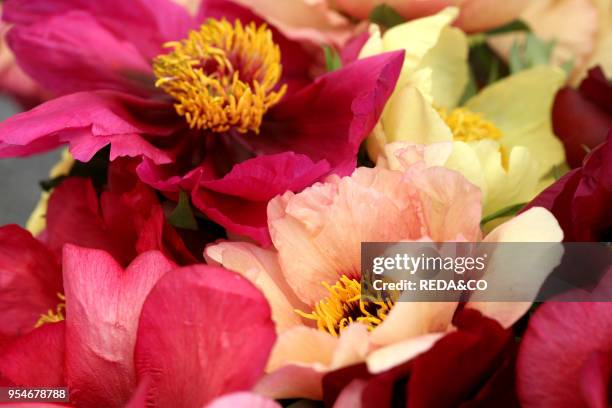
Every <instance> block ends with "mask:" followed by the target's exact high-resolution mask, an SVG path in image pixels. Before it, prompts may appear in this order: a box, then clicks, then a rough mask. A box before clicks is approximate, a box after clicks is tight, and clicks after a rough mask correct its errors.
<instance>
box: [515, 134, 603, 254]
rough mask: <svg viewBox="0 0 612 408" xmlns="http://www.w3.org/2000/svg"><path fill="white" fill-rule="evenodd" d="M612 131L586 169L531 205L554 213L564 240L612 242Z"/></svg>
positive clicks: (562, 180) (589, 158)
mask: <svg viewBox="0 0 612 408" xmlns="http://www.w3.org/2000/svg"><path fill="white" fill-rule="evenodd" d="M610 203H612V132H610V133H608V137H607V140H606V141H605V142H604V143H602V144H601V145H599V146H598V147H596V148H595V149H593V150H592V151H591V152H590V153H589V155H588V156H587V157H586V158H585V159H584V163H583V165H582V167H579V168H577V169H574V170H572V171H570V172H569V173H567V174H566V175H564V176H563V177H561V178H560V179H559V180H557V181H556V182H555V183H554V184H553V185H551V186H550V187H548V188H547V189H546V190H544V191H543V192H542V193H540V195H538V196H537V197H536V198H534V199H533V201H531V203H529V204H528V205H527V206H526V207H525V209H524V211H526V210H527V209H529V208H531V207H544V208H547V209H548V210H550V212H552V213H553V215H554V216H555V218H556V219H557V221H559V225H560V226H561V228H562V229H563V233H564V241H566V242H572V241H610V240H611V239H612V212H611V211H610Z"/></svg>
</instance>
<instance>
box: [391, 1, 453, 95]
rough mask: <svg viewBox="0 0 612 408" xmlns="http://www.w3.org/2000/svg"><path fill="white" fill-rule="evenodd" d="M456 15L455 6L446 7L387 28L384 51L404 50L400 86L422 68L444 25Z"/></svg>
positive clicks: (447, 24) (450, 21) (446, 25)
mask: <svg viewBox="0 0 612 408" xmlns="http://www.w3.org/2000/svg"><path fill="white" fill-rule="evenodd" d="M457 15H458V9H457V8H452V7H449V8H446V9H444V10H442V11H441V12H439V13H438V14H435V15H433V16H429V17H425V18H419V19H416V20H413V21H410V22H407V23H404V24H400V25H397V26H395V27H393V28H391V29H389V30H388V31H387V32H386V33H385V35H384V36H383V47H384V49H385V51H392V50H405V52H406V55H405V59H404V66H403V67H402V73H401V75H400V79H399V84H400V86H401V85H403V84H404V83H405V81H406V80H407V79H408V77H409V76H410V75H411V74H413V73H414V72H415V71H417V70H418V69H419V68H422V67H423V65H422V64H421V62H422V61H423V58H424V57H425V55H426V54H427V53H428V52H429V51H430V50H431V49H432V48H434V47H435V46H436V45H437V44H438V42H439V40H440V36H441V34H442V31H443V29H444V28H445V27H448V26H449V25H450V23H452V22H453V21H454V20H455V19H456V18H457Z"/></svg>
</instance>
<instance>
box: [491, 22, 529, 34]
mask: <svg viewBox="0 0 612 408" xmlns="http://www.w3.org/2000/svg"><path fill="white" fill-rule="evenodd" d="M516 31H528V32H531V28H530V27H529V25H527V23H525V22H524V21H523V20H514V21H511V22H510V23H508V24H506V25H504V26H501V27H497V28H494V29H493V30H490V31H487V32H486V35H488V36H495V35H500V34H506V33H512V32H516Z"/></svg>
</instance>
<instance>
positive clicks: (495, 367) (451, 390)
mask: <svg viewBox="0 0 612 408" xmlns="http://www.w3.org/2000/svg"><path fill="white" fill-rule="evenodd" d="M454 324H455V326H456V327H457V331H455V332H451V333H449V334H447V335H446V336H444V337H442V338H441V339H440V340H438V341H437V342H436V343H435V344H434V345H433V347H432V348H431V349H429V350H428V351H426V352H425V353H423V354H421V355H419V356H417V357H415V358H414V359H412V360H411V361H409V362H407V363H405V364H402V365H400V366H397V367H394V368H392V369H390V370H388V371H386V372H383V373H379V374H376V375H372V374H370V373H369V372H368V370H367V367H366V366H365V364H360V365H357V366H351V367H347V368H343V369H340V370H337V371H335V372H332V373H330V374H328V375H327V376H326V377H325V378H324V380H323V390H324V398H325V404H326V406H332V405H333V404H334V403H335V404H336V405H334V407H364V408H366V407H372V408H374V407H376V408H380V407H391V406H393V407H402V406H403V407H410V408H426V407H436V408H445V407H448V408H457V407H461V408H467V407H518V401H517V397H516V394H515V391H514V355H515V344H514V338H513V335H512V332H511V331H509V330H504V329H503V328H502V327H501V326H500V325H499V323H497V322H496V321H495V320H492V319H489V318H487V317H484V316H482V315H481V314H480V313H479V312H477V311H474V310H471V309H464V310H462V311H460V312H459V313H458V314H457V315H456V316H455V322H454Z"/></svg>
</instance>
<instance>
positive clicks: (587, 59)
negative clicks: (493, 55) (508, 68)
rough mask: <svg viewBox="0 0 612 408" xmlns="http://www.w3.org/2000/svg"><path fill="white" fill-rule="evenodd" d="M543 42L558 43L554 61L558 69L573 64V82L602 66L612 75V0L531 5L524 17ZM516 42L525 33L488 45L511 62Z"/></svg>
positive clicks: (493, 39) (545, 0)
mask: <svg viewBox="0 0 612 408" xmlns="http://www.w3.org/2000/svg"><path fill="white" fill-rule="evenodd" d="M520 18H521V20H523V21H524V22H526V23H527V24H528V25H529V27H530V29H531V30H532V31H533V33H534V34H535V35H536V36H537V37H538V38H541V39H544V40H548V41H554V42H555V47H554V49H553V52H552V56H551V62H552V63H553V64H555V65H557V66H562V65H563V64H567V63H571V64H572V67H573V69H572V75H571V76H570V79H571V80H572V82H573V83H577V82H579V81H580V80H581V79H582V78H583V77H584V76H585V75H586V71H587V70H588V69H589V68H591V67H593V66H595V65H602V66H603V67H604V69H605V70H606V72H607V74H608V75H612V60H611V59H610V46H612V31H611V30H610V23H611V22H612V2H610V0H593V1H591V0H542V1H532V2H529V3H528V5H527V7H526V8H525V9H524V10H523V12H522V13H521V16H520ZM515 41H518V42H522V41H524V34H521V33H508V34H503V35H496V36H495V37H491V38H489V39H488V43H489V44H490V45H491V46H492V47H493V49H495V50H496V51H497V53H498V54H499V55H500V56H501V57H502V58H504V59H506V60H507V59H508V58H509V55H510V52H511V49H512V45H513V44H514V42H515Z"/></svg>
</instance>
